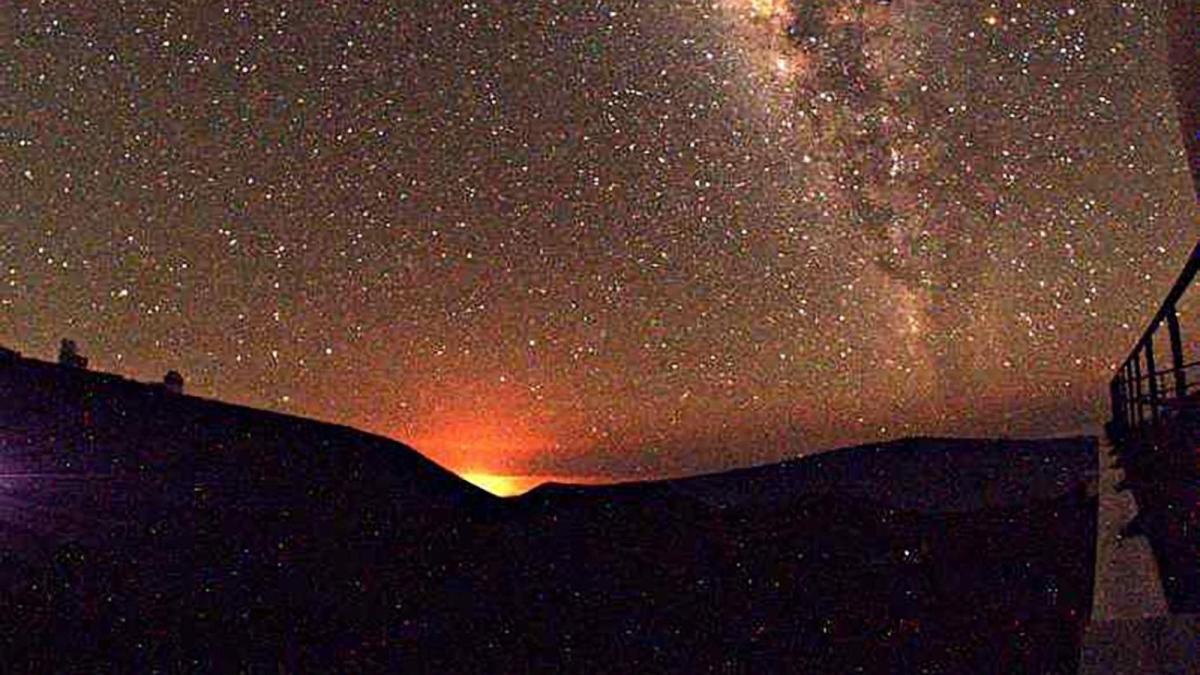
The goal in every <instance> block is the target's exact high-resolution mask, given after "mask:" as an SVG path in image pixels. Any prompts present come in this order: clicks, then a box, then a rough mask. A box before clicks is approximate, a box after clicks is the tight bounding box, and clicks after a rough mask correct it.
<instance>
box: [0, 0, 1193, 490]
mask: <svg viewBox="0 0 1200 675" xmlns="http://www.w3.org/2000/svg"><path fill="white" fill-rule="evenodd" d="M1163 23H1164V15H1163V11H1162V7H1161V5H1160V3H1159V2H1157V1H1150V2H1119V3H1118V2H1111V3H1109V2H1082V1H1081V2H1077V3H1070V2H1066V1H1064V0H1057V1H1041V0H1032V1H1029V2H1022V3H1016V2H993V3H988V2H976V1H973V0H970V1H968V0H962V1H948V2H943V1H939V2H932V1H925V2H919V1H915V0H914V1H911V2H905V1H904V0H896V1H895V2H892V3H890V4H889V3H883V2H875V1H864V0H842V1H840V2H837V1H833V0H829V1H826V2H813V1H811V0H681V1H669V0H662V1H654V2H649V1H645V2H636V1H634V2H627V1H613V2H599V1H592V2H569V1H566V0H562V1H557V2H552V1H546V2H496V3H474V2H444V1H441V0H429V1H425V2H356V1H353V0H346V1H341V2H332V1H331V2H315V1H312V2H293V1H287V0H276V1H271V2H259V1H257V0H256V1H254V2H243V3H228V2H225V3H223V2H209V1H207V0H206V1H202V2H190V3H185V2H153V1H147V2H141V1H131V2H124V1H121V2H117V1H114V0H109V1H103V2H91V1H86V2H85V1H78V2H55V1H54V0H48V1H45V2H37V3H35V2H26V1H24V0H17V1H16V2H6V3H4V4H3V7H2V8H0V92H2V95H0V194H3V195H4V199H3V202H2V203H0V214H2V215H0V344H4V345H7V346H9V347H12V348H15V349H18V350H20V351H22V352H25V353H26V354H29V355H32V356H37V357H41V358H52V357H53V356H54V355H55V352H56V349H57V343H58V340H59V338H61V337H63V336H71V337H74V338H75V339H76V340H78V341H79V343H80V346H81V348H82V351H83V352H84V353H85V354H86V355H88V356H89V357H90V358H91V360H92V365H93V367H94V368H96V369H99V370H106V371H113V372H118V373H121V374H123V375H126V376H129V377H134V378H138V379H143V380H157V379H159V378H160V377H161V375H162V373H163V372H165V371H166V370H167V369H168V368H175V369H178V370H180V371H182V372H183V374H184V375H185V377H186V378H187V380H188V387H189V390H190V391H191V392H193V393H197V394H199V395H203V396H210V397H218V398H221V399H225V400H229V401H234V402H238V403H244V404H248V405H253V406H258V407H266V408H271V409H274V410H280V411H285V412H289V413H295V414H301V415H306V416H313V417H317V418H321V419H326V420H333V421H337V422H341V423H346V424H350V425H354V426H358V427H361V428H364V429H367V430H370V431H375V432H378V433H382V434H385V435H387V436H390V437H393V438H397V439H400V440H403V441H406V442H409V443H411V444H413V445H415V446H416V447H417V448H418V449H420V450H422V451H423V452H426V453H427V454H429V455H430V456H432V457H433V458H434V459H436V460H437V461H439V462H442V463H443V464H445V465H446V466H449V467H451V468H453V469H455V470H459V471H473V472H488V473H500V474H539V475H554V476H566V477H588V476H590V477H607V478H628V477H634V476H661V475H674V474H679V473H689V472H697V471H711V470H718V469H723V468H726V467H731V466H738V465H745V464H751V463H761V462H766V461H771V460H776V459H779V458H782V457H787V456H795V455H798V454H802V453H805V452H811V451H814V450H818V449H823V448H829V447H833V446H836V445H842V444H848V443H853V442H860V441H867V440H873V439H883V438H892V437H897V436H908V435H944V434H956V435H972V436H1000V435H1006V434H1009V435H1037V434H1052V433H1064V432H1073V431H1079V430H1083V429H1086V428H1088V425H1090V424H1095V423H1096V422H1098V421H1100V420H1101V419H1102V417H1103V415H1104V410H1105V405H1106V395H1107V386H1106V385H1107V381H1108V379H1109V377H1110V375H1111V370H1110V369H1111V368H1112V366H1113V365H1114V364H1115V363H1117V362H1119V361H1121V360H1122V359H1123V358H1124V356H1125V354H1126V352H1127V351H1128V348H1129V347H1130V346H1131V345H1132V342H1133V340H1134V339H1135V338H1136V336H1137V335H1138V334H1139V333H1140V330H1141V328H1142V327H1143V326H1144V325H1145V323H1146V321H1147V320H1148V319H1149V317H1150V316H1151V314H1152V313H1153V310H1154V308H1155V306H1156V304H1157V302H1158V300H1159V299H1160V298H1161V297H1162V296H1163V295H1164V294H1165V293H1166V290H1167V288H1169V286H1170V284H1171V282H1172V281H1173V279H1174V277H1175V275H1176V274H1177V273H1178V270H1179V269H1180V268H1181V267H1182V265H1183V262H1184V260H1185V259H1186V256H1187V253H1188V251H1189V250H1190V248H1191V245H1192V243H1193V242H1194V241H1195V240H1196V238H1197V237H1198V236H1200V220H1198V219H1197V213H1198V211H1197V208H1196V198H1195V194H1194V192H1193V191H1192V184H1191V180H1190V176H1189V175H1188V174H1187V165H1186V162H1185V160H1184V157H1183V149H1182V143H1181V142H1180V135H1179V131H1178V124H1177V119H1176V111H1175V104H1174V101H1173V98H1172V92H1171V90H1170V79H1169V75H1168V72H1167V68H1166V64H1165V49H1164V45H1163V42H1162V40H1163V31H1164V25H1163ZM1187 320H1188V317H1187V316H1185V322H1186V321H1187ZM1197 323H1198V324H1200V322H1197Z"/></svg>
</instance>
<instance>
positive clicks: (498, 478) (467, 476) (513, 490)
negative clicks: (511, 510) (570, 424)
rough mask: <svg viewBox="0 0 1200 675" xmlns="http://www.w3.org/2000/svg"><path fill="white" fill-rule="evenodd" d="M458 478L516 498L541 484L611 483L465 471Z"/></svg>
mask: <svg viewBox="0 0 1200 675" xmlns="http://www.w3.org/2000/svg"><path fill="white" fill-rule="evenodd" d="M459 478H462V479H463V480H465V481H467V482H468V483H470V484H472V485H474V486H476V487H479V488H482V489H484V490H487V491H488V492H490V493H492V494H494V495H496V496H497V497H516V496H517V495H522V494H525V493H526V492H529V491H530V490H532V489H533V488H535V487H537V486H539V485H541V484H543V483H564V484H575V485H600V484H603V483H610V482H612V480H611V479H606V478H597V477H590V476H588V477H580V476H547V475H526V476H518V475H513V476H506V475H502V474H494V473H483V472H480V471H467V472H464V473H460V474H459Z"/></svg>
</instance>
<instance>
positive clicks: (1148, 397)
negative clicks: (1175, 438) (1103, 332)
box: [1109, 242, 1200, 438]
mask: <svg viewBox="0 0 1200 675" xmlns="http://www.w3.org/2000/svg"><path fill="white" fill-rule="evenodd" d="M1197 273H1200V242H1197V243H1196V246H1195V247H1194V248H1193V249H1192V254H1191V256H1190V257H1189V258H1188V261H1187V264H1186V265H1185V266H1184V268H1183V272H1182V273H1181V274H1180V275H1179V279H1177V280H1176V281H1175V285H1174V286H1172V287H1171V291H1170V292H1169V293H1167V298H1166V300H1164V301H1163V303H1162V307H1160V308H1159V310H1158V313H1157V314H1155V315H1154V318H1153V319H1152V320H1151V321H1150V325H1149V326H1147V327H1146V331H1145V332H1144V333H1142V337H1141V339H1139V340H1138V341H1137V343H1136V344H1135V345H1134V347H1133V351H1131V352H1130V354H1129V357H1128V358H1126V359H1125V362H1124V363H1122V364H1121V366H1120V367H1119V368H1118V369H1117V373H1116V375H1115V376H1113V379H1112V382H1111V383H1110V384H1109V396H1110V398H1111V400H1112V420H1111V421H1110V422H1109V425H1110V430H1111V432H1112V433H1113V435H1114V436H1116V437H1117V438H1124V437H1127V436H1129V435H1130V434H1136V433H1137V432H1138V431H1140V430H1142V429H1143V428H1145V427H1146V425H1148V424H1150V425H1152V424H1156V423H1158V422H1159V421H1160V420H1161V419H1162V418H1163V416H1164V414H1165V413H1166V409H1167V407H1168V404H1169V403H1170V402H1171V401H1172V400H1179V399H1183V398H1185V397H1187V396H1188V394H1189V393H1190V392H1192V391H1196V390H1200V381H1195V382H1192V383H1191V384H1189V379H1192V378H1190V377H1189V375H1191V374H1193V372H1194V371H1195V370H1197V369H1198V368H1200V362H1193V363H1184V353H1183V333H1182V330H1181V329H1180V326H1179V311H1178V304H1179V300H1180V298H1182V297H1183V294H1184V292H1186V291H1187V289H1188V287H1189V286H1190V285H1191V284H1192V281H1193V280H1194V279H1195V278H1196V275H1197ZM1164 325H1165V326H1166V327H1167V333H1168V339H1169V341H1170V342H1169V344H1170V354H1169V357H1170V361H1169V365H1168V366H1167V367H1164V368H1161V369H1160V367H1159V363H1158V360H1157V358H1156V357H1157V356H1158V355H1157V354H1155V350H1154V338H1155V335H1156V334H1158V331H1159V329H1160V328H1162V327H1163V326H1164ZM1197 379H1198V380H1200V378H1197Z"/></svg>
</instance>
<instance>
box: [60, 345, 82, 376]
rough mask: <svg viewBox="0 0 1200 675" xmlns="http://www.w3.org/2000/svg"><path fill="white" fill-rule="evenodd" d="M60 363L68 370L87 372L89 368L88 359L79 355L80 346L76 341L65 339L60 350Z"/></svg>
mask: <svg viewBox="0 0 1200 675" xmlns="http://www.w3.org/2000/svg"><path fill="white" fill-rule="evenodd" d="M58 363H59V365H63V366H67V367H68V368H80V369H82V370H87V367H88V360H87V357H86V356H81V355H80V354H79V345H77V344H75V341H74V340H68V339H67V338H63V341H62V345H61V346H59V348H58Z"/></svg>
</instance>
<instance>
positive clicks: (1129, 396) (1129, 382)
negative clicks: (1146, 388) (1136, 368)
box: [1125, 361, 1137, 429]
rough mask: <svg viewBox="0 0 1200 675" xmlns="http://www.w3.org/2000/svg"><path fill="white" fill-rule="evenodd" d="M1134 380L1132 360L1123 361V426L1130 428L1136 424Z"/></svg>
mask: <svg viewBox="0 0 1200 675" xmlns="http://www.w3.org/2000/svg"><path fill="white" fill-rule="evenodd" d="M1136 386H1137V384H1136V381H1135V380H1134V379H1133V361H1126V362H1125V416H1126V417H1127V418H1128V419H1126V420H1125V426H1126V428H1127V429H1132V428H1134V427H1135V426H1137V411H1136V410H1134V408H1135V407H1136V406H1137V392H1136V391H1135V390H1134V387H1136Z"/></svg>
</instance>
